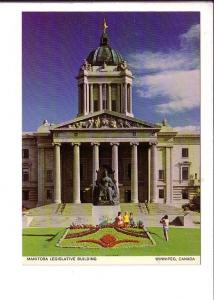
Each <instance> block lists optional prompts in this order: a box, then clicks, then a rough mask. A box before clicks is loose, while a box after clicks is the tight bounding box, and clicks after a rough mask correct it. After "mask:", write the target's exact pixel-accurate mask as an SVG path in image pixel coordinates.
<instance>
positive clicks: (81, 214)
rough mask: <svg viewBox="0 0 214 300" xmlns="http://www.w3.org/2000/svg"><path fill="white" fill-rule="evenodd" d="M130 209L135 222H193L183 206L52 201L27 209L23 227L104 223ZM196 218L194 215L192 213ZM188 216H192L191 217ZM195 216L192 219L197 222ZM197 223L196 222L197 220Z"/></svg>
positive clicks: (181, 223) (150, 223)
mask: <svg viewBox="0 0 214 300" xmlns="http://www.w3.org/2000/svg"><path fill="white" fill-rule="evenodd" d="M119 211H121V213H122V215H124V213H125V212H126V211H127V212H128V214H129V213H130V212H132V213H133V217H134V220H135V222H136V223H138V221H139V220H140V221H142V222H143V224H144V225H145V226H146V227H152V226H161V224H160V219H161V217H163V215H165V214H167V215H168V216H169V219H170V221H171V222H172V225H187V226H190V225H191V223H192V224H193V220H192V219H193V217H192V216H191V218H190V216H188V217H185V218H186V219H187V220H186V221H185V218H184V213H183V210H182V209H179V208H177V207H174V206H169V205H166V204H160V203H149V204H145V203H120V204H119V205H115V206H94V205H93V204H92V203H84V204H73V203H60V204H57V203H52V204H48V205H44V206H40V207H36V208H33V209H30V210H28V211H27V212H26V213H24V216H23V227H29V226H30V227H67V226H69V225H71V224H72V223H75V224H92V225H97V224H106V223H112V222H114V220H115V217H116V216H117V214H118V212H119ZM194 218H195V219H196V217H195V216H194ZM190 219H191V220H190ZM198 222H199V221H198V219H197V220H194V223H195V224H196V223H198ZM196 225H197V224H196Z"/></svg>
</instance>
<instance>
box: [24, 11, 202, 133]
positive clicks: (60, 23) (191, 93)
mask: <svg viewBox="0 0 214 300" xmlns="http://www.w3.org/2000/svg"><path fill="white" fill-rule="evenodd" d="M104 17H105V18H106V19H107V23H108V26H109V28H108V34H109V38H110V45H111V47H113V48H115V49H116V50H118V51H119V52H120V53H121V54H122V56H123V57H124V59H125V60H126V61H127V62H128V64H129V66H130V68H131V70H132V72H133V75H134V76H135V79H134V82H133V112H134V115H135V116H136V117H137V118H141V119H143V120H145V121H148V122H161V120H162V119H163V118H165V117H166V118H167V120H168V122H169V123H170V125H171V126H173V127H175V128H177V129H193V130H198V129H199V125H200V14H199V13H197V12H177V13H175V12H161V13H160V12H157V13H150V12H140V13H139V12H124V13H123V12H118V13H113V12H105V13H100V12H93V13H91V12H85V13H82V12H81V13H78V12H76V13H73V12H72V13H68V12H65V13H63V12H60V13H53V12H50V13H49V12H47V13H46V12H38V13H36V12H29V13H28V12H26V13H23V18H22V45H23V47H22V79H23V80H22V82H23V87H22V94H23V131H35V130H36V129H37V128H38V127H39V125H40V124H41V123H42V121H43V120H44V119H47V120H48V121H49V122H51V123H60V122H64V121H66V120H70V119H72V118H74V117H75V116H76V114H77V85H76V79H75V77H76V75H77V73H78V70H79V67H80V65H81V64H82V62H83V60H84V59H85V58H87V56H88V54H89V52H90V51H92V50H93V49H95V48H96V47H98V45H99V39H100V35H101V34H102V24H103V18H104Z"/></svg>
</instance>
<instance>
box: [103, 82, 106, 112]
mask: <svg viewBox="0 0 214 300" xmlns="http://www.w3.org/2000/svg"><path fill="white" fill-rule="evenodd" d="M102 99H103V109H106V108H107V105H106V104H107V92H106V84H103V85H102Z"/></svg>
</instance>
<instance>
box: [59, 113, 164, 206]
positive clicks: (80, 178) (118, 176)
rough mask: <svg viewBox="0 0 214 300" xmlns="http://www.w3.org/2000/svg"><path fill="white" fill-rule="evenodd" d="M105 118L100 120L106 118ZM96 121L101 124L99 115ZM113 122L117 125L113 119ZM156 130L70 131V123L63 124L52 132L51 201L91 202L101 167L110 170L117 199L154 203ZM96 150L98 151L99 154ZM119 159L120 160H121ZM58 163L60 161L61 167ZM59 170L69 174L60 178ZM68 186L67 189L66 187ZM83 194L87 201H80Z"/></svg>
mask: <svg viewBox="0 0 214 300" xmlns="http://www.w3.org/2000/svg"><path fill="white" fill-rule="evenodd" d="M107 115H108V114H106V116H107ZM106 116H104V117H105V118H107V117H106ZM111 117H112V116H111ZM99 118H100V120H101V121H102V115H99ZM115 122H118V120H117V118H115ZM141 125H142V124H141ZM66 128H69V130H67V129H66ZM158 130H159V128H154V127H153V128H152V130H151V128H143V127H142V128H135V130H134V132H133V128H129V129H128V128H106V127H105V128H93V129H88V128H87V129H86V128H79V129H74V128H71V124H63V126H61V127H60V126H58V127H57V128H55V129H53V145H54V156H55V158H54V162H55V165H54V168H55V184H54V189H55V199H54V201H55V202H56V203H60V202H73V203H82V202H84V201H87V202H92V189H93V186H94V185H95V182H96V179H97V171H98V170H99V168H100V167H102V166H105V167H110V168H111V169H112V170H113V172H114V179H115V180H116V185H117V187H118V190H119V194H120V198H121V199H122V200H123V201H124V202H126V201H129V202H134V203H138V202H144V201H148V200H149V199H151V200H153V201H155V197H156V190H155V186H156V179H157V177H156V168H155V165H156V160H157V157H156V155H157V152H156V136H155V134H154V132H155V131H158ZM86 132H87V135H86V134H85V133H86ZM133 135H134V136H133ZM88 136H90V138H88ZM62 149H64V151H62ZM100 149H102V151H101V153H100ZM141 152H142V153H141ZM150 152H151V155H149V153H150ZM86 153H87V155H86ZM67 156H70V157H69V158H67ZM121 158H124V161H123V159H121ZM66 161H67V163H65V162H66ZM60 162H64V167H63V163H62V164H61V163H60ZM69 165H70V168H69ZM150 166H152V168H151V170H150ZM63 168H66V169H67V168H69V169H70V171H69V172H68V171H67V173H69V174H70V175H64V176H62V173H63ZM139 170H141V171H140V172H139ZM64 173H65V171H64ZM139 173H140V174H139ZM145 177H146V178H145ZM69 178H70V179H69ZM63 180H65V181H66V182H67V183H65V182H63ZM68 184H69V185H70V187H69V188H67V185H68ZM140 185H143V187H141V186H140ZM139 188H140V189H141V192H140V193H139ZM62 189H64V191H62ZM142 189H143V192H142ZM65 190H67V191H65ZM69 191H70V192H69ZM88 191H89V192H88ZM127 191H130V193H131V197H130V198H129V199H128V198H127V196H126V195H125V193H126V192H127ZM150 191H151V192H150ZM83 193H87V196H86V198H87V199H81V198H84V197H83ZM150 193H151V194H150ZM69 194H70V195H69ZM143 194H144V196H142V195H143ZM65 195H66V196H65ZM139 196H140V197H139Z"/></svg>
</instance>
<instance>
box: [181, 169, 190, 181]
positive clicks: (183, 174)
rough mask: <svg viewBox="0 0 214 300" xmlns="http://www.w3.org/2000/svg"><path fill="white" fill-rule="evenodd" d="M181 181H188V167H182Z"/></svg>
mask: <svg viewBox="0 0 214 300" xmlns="http://www.w3.org/2000/svg"><path fill="white" fill-rule="evenodd" d="M181 170H182V180H188V179H189V167H182V169H181Z"/></svg>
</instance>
